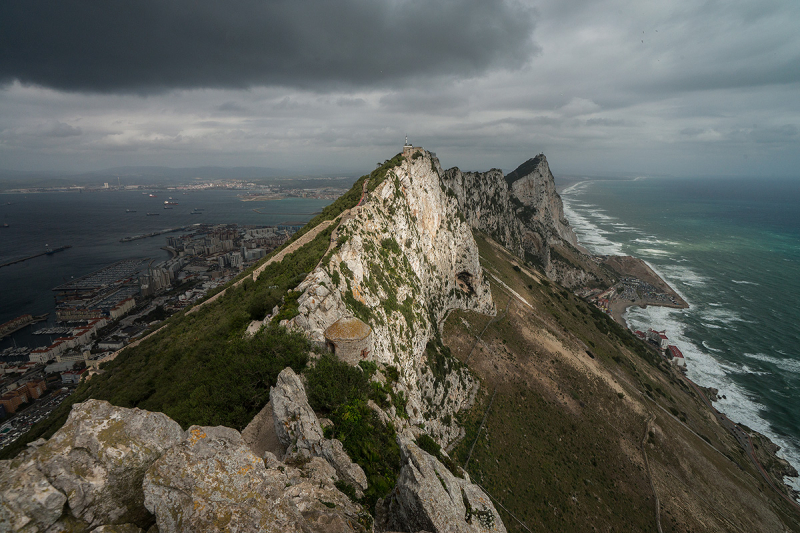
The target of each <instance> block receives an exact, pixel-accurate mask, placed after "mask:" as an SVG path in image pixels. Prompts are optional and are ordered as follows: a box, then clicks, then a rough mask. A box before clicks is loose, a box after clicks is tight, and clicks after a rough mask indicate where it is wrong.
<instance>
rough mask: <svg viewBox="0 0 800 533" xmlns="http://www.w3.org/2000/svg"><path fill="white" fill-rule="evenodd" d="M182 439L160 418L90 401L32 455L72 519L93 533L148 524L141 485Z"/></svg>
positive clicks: (178, 431)
mask: <svg viewBox="0 0 800 533" xmlns="http://www.w3.org/2000/svg"><path fill="white" fill-rule="evenodd" d="M182 438H183V430H182V429H181V427H180V425H178V423H177V422H175V421H174V420H172V419H170V418H169V417H167V416H166V415H164V414H162V413H151V412H148V411H142V410H139V409H124V408H121V407H114V406H113V405H111V404H110V403H108V402H104V401H100V400H88V401H86V402H83V403H81V404H76V405H75V406H74V407H73V409H72V411H71V412H70V415H69V418H68V419H67V422H66V424H64V426H63V427H62V428H61V429H59V430H58V431H57V432H56V433H55V435H53V437H52V438H51V439H50V440H49V441H47V442H46V443H45V444H43V445H42V446H40V447H39V448H38V449H37V450H36V451H35V452H34V455H33V458H34V461H35V463H36V467H37V468H38V469H39V471H40V472H42V473H43V474H44V476H45V477H46V478H47V479H48V480H49V482H50V483H51V484H52V486H53V487H55V488H56V489H58V490H59V491H60V492H62V493H63V494H65V495H66V497H67V501H68V504H69V510H70V513H71V515H72V516H73V517H75V518H78V519H80V520H83V521H85V522H86V523H87V524H88V525H89V527H90V528H93V527H97V526H101V525H112V524H126V523H140V524H147V523H148V522H151V521H152V517H151V516H150V514H149V513H148V512H147V509H145V507H144V497H143V495H142V489H141V487H142V480H143V479H144V475H145V472H146V471H147V469H148V468H149V467H150V465H151V464H153V462H154V461H155V460H156V459H158V458H159V457H160V456H161V454H163V453H164V452H165V451H166V450H167V449H168V448H170V447H172V446H174V445H175V444H177V443H178V442H179V441H180V440H181V439H182Z"/></svg>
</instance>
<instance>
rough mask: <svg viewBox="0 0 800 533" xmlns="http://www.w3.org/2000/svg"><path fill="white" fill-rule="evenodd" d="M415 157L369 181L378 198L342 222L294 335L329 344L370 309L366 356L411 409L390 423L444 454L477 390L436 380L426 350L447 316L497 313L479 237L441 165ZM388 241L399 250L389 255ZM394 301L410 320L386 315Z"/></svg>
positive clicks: (303, 286)
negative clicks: (346, 320) (420, 430)
mask: <svg viewBox="0 0 800 533" xmlns="http://www.w3.org/2000/svg"><path fill="white" fill-rule="evenodd" d="M416 154H418V155H417V156H416V157H414V156H408V157H406V158H405V160H404V161H402V163H401V164H400V165H398V166H396V167H394V168H392V169H391V170H389V171H388V172H387V174H386V178H385V179H384V180H383V181H382V182H380V183H376V182H372V183H371V184H370V186H371V187H373V186H374V190H372V191H370V192H369V194H368V195H367V196H366V197H365V199H364V201H363V202H362V204H361V206H360V207H358V208H357V209H353V210H351V211H350V212H349V214H347V215H346V216H343V217H342V221H341V224H340V225H339V227H338V228H337V232H338V236H339V237H341V236H346V237H347V238H346V239H339V238H334V240H333V242H334V243H336V244H335V245H333V246H332V247H331V249H330V254H329V255H328V256H326V259H325V260H323V261H322V262H321V263H320V264H319V265H318V266H317V268H316V269H315V270H314V271H313V272H311V273H310V274H309V275H308V276H307V277H306V279H305V280H304V281H303V282H302V283H300V285H298V286H297V288H296V290H297V291H298V292H300V293H302V294H304V295H308V297H301V298H299V299H298V315H297V316H296V317H294V318H293V319H291V320H290V321H289V326H290V327H294V328H297V329H301V330H303V331H304V332H305V333H306V334H307V335H308V336H309V337H310V338H311V339H312V340H314V341H317V342H321V343H324V342H325V335H324V333H325V331H326V330H327V329H328V328H329V327H330V326H331V325H332V324H334V323H336V322H337V321H338V320H339V319H341V318H342V317H344V316H352V315H353V313H354V311H355V308H354V307H353V305H354V304H352V303H351V302H353V301H354V300H355V301H358V302H360V303H361V304H363V305H365V306H366V307H367V308H369V309H370V315H371V316H372V317H373V318H372V319H369V323H368V325H369V326H370V328H371V329H372V349H371V350H370V351H369V353H362V354H361V355H362V357H364V358H366V359H368V360H371V361H374V362H375V363H377V364H378V367H379V368H381V367H384V368H385V367H388V366H392V367H395V368H396V369H397V371H398V373H399V376H398V381H395V382H394V383H393V384H392V389H393V390H394V392H395V393H397V392H403V396H404V398H405V401H406V403H405V405H404V407H405V409H402V410H397V409H396V410H394V411H392V410H391V409H386V410H385V411H384V412H385V414H386V415H387V416H388V418H389V419H390V421H391V422H392V424H394V427H395V428H397V430H398V431H404V430H405V429H406V428H409V427H414V426H417V425H419V424H424V425H425V428H426V430H427V431H428V432H429V433H430V434H431V435H432V436H433V437H434V438H436V439H437V441H439V442H440V443H442V445H445V446H446V445H447V444H449V443H451V442H453V441H454V440H455V439H457V438H458V437H459V436H460V434H461V429H460V428H458V427H457V423H455V422H454V419H455V417H454V416H453V415H454V414H455V413H457V412H458V411H460V410H461V409H463V408H464V407H465V406H466V402H467V401H468V399H469V398H470V397H471V394H472V393H471V391H472V390H473V389H474V388H475V387H476V385H477V383H476V381H475V379H474V378H473V376H472V375H470V373H469V372H468V371H467V370H466V369H463V368H461V369H457V370H455V369H454V370H453V372H450V373H449V374H450V375H451V376H450V377H449V378H448V381H447V382H446V383H445V382H443V381H442V380H441V379H436V378H435V377H434V375H433V371H432V370H431V365H430V364H429V362H427V357H426V346H427V343H428V341H429V340H430V339H431V338H432V337H433V335H434V331H435V329H436V327H437V324H439V323H441V321H442V320H443V319H444V317H445V316H446V314H447V313H448V312H449V311H450V310H453V309H463V310H471V311H476V312H480V313H488V314H494V313H495V308H494V303H493V301H492V294H491V289H490V287H489V282H488V279H487V278H486V276H485V274H484V271H483V269H482V267H481V264H480V258H479V255H478V246H477V243H476V241H475V239H474V237H473V228H471V227H470V224H469V222H468V221H467V220H466V219H465V218H464V216H463V215H462V213H461V212H460V211H463V210H460V207H459V204H458V202H457V200H456V198H455V197H454V196H453V194H451V193H450V192H449V191H448V190H447V187H445V181H444V179H443V178H442V170H441V166H440V164H439V160H438V159H437V158H436V156H435V154H432V153H431V152H428V151H425V150H417V151H416ZM499 180H500V181H503V176H502V173H499ZM503 186H504V187H505V188H506V189H508V186H507V185H506V184H505V182H503ZM464 214H466V211H464ZM390 242H393V243H395V244H396V246H395V245H394V244H393V245H392V246H391V247H390V248H391V251H390V250H389V249H388V248H387V247H386V246H387V243H390ZM381 272H383V273H386V272H391V276H390V279H391V283H390V284H382V283H380V282H379V279H380V278H382V277H383V276H382V275H381V274H380V273H381ZM320 288H325V289H326V290H325V291H320V290H319V289H320ZM322 294H325V296H324V297H322V296H320V295H322ZM389 298H392V299H395V300H396V301H397V302H398V303H400V302H403V305H404V306H405V307H404V308H405V309H406V311H404V312H402V313H400V312H397V311H396V310H391V309H387V308H386V306H384V305H382V304H383V302H385V301H386V300H387V299H389ZM362 318H363V317H362ZM457 366H460V365H457ZM420 375H422V376H427V377H425V378H423V379H420ZM426 413H432V414H433V416H425V414H426Z"/></svg>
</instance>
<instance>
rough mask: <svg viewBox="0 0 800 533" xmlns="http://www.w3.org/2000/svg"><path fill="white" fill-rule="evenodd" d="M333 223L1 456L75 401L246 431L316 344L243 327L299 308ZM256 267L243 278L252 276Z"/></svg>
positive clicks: (180, 323) (156, 340)
mask: <svg viewBox="0 0 800 533" xmlns="http://www.w3.org/2000/svg"><path fill="white" fill-rule="evenodd" d="M401 161H402V156H400V155H398V156H395V157H394V158H392V159H390V160H387V161H386V162H385V163H384V164H383V165H381V166H380V167H379V168H377V169H375V170H374V171H372V172H371V173H370V174H369V175H365V176H362V177H361V178H360V179H359V180H358V181H356V183H355V184H354V185H353V187H352V188H351V189H350V190H349V191H348V192H347V193H345V194H344V195H342V196H341V197H339V198H338V199H337V200H335V201H334V202H333V203H331V204H330V205H328V206H327V207H325V208H324V209H323V211H322V213H321V214H319V215H317V216H316V217H314V219H312V220H311V221H310V222H309V223H308V224H306V225H305V226H304V227H303V228H302V229H301V230H300V231H299V232H297V233H296V234H295V235H294V237H293V238H292V242H293V241H295V240H296V239H297V238H299V237H300V236H301V235H303V234H305V233H306V232H308V231H309V230H310V229H312V228H313V227H315V226H317V225H318V224H319V223H320V222H322V221H325V220H331V219H334V218H336V217H337V216H338V215H339V214H340V213H342V212H343V211H345V210H346V209H350V208H352V207H354V206H355V205H356V204H357V203H358V202H359V200H360V199H361V196H362V192H363V184H364V182H365V181H366V180H368V179H369V180H370V183H369V189H374V187H375V186H376V185H377V183H378V182H380V181H382V180H383V179H384V178H385V177H386V175H387V173H388V171H389V170H390V169H391V168H393V167H395V166H397V165H399V164H400V162H401ZM333 229H334V226H333V225H331V226H330V227H328V228H326V229H325V230H324V231H322V232H320V234H319V235H317V237H316V238H314V239H313V240H312V241H311V242H310V243H308V244H306V245H305V246H303V247H302V248H300V249H299V250H297V251H295V252H294V253H292V254H289V255H288V256H287V257H285V258H284V260H283V261H281V262H277V263H273V264H271V265H270V266H268V267H267V268H266V269H265V270H264V272H263V273H262V274H261V275H260V276H259V278H258V280H257V281H256V282H253V281H251V280H247V279H246V280H245V281H244V282H243V283H242V284H241V285H240V286H238V287H236V288H231V286H232V284H233V282H231V283H229V284H227V285H226V287H225V288H227V289H228V290H227V292H226V293H225V295H224V296H222V297H221V298H219V299H218V300H216V301H215V302H213V303H211V304H207V305H204V306H203V307H201V308H200V309H198V310H197V311H196V312H194V313H192V314H186V313H184V312H181V313H178V314H177V315H174V316H173V317H171V318H169V319H168V320H167V321H166V322H165V323H164V324H165V325H166V327H165V328H164V329H162V330H161V331H160V332H159V333H157V334H156V335H154V336H152V337H150V338H149V339H147V340H145V341H143V342H142V343H141V344H140V345H139V346H137V347H135V348H129V349H126V350H124V351H123V352H122V353H121V354H120V355H119V356H118V357H117V358H116V359H115V360H114V361H112V362H110V363H107V364H105V365H103V370H104V374H102V375H99V376H95V377H93V378H92V379H91V380H89V381H88V382H84V383H82V384H81V385H79V386H78V388H77V390H76V392H75V393H74V394H72V395H70V396H69V398H68V399H67V400H66V401H65V402H63V403H62V404H61V405H60V406H59V407H58V408H56V410H54V411H53V413H52V414H51V415H50V416H49V417H48V418H47V419H45V420H42V421H41V422H39V423H38V424H36V425H35V426H33V427H32V428H31V430H30V431H29V432H28V433H27V434H26V435H25V437H24V438H20V439H19V440H17V442H15V443H14V444H12V445H10V446H8V447H6V448H5V449H3V450H2V452H0V458H8V457H13V456H15V455H16V454H17V453H18V452H19V451H20V450H22V449H24V448H25V446H26V444H27V443H28V442H31V441H33V440H36V439H38V438H39V437H45V438H49V437H50V436H51V435H52V434H53V433H55V431H56V430H58V428H60V427H61V426H62V425H63V424H64V422H65V421H66V419H67V416H68V415H69V411H70V410H71V408H72V405H73V404H74V403H76V402H81V401H84V400H86V399H88V398H96V399H103V400H108V401H110V402H111V403H113V404H114V405H117V406H120V407H139V408H141V409H147V410H150V411H161V412H163V413H165V414H167V415H168V416H170V417H172V418H173V419H175V420H176V421H177V422H178V423H180V424H181V426H183V427H184V428H186V427H188V426H190V425H192V424H202V425H209V424H210V425H225V426H229V427H233V428H236V429H242V428H243V427H244V426H246V425H247V423H249V421H250V420H251V419H252V418H253V416H255V414H256V413H258V411H259V410H260V409H261V408H262V407H263V406H264V404H265V403H266V402H267V400H268V395H269V387H270V386H271V385H273V384H274V382H275V378H276V377H277V373H278V372H280V370H282V369H283V368H285V367H286V366H291V367H293V368H294V369H295V370H296V371H300V370H301V369H302V368H304V367H305V365H306V359H307V354H308V352H309V350H310V349H311V346H310V344H309V343H308V341H307V340H306V339H305V338H304V337H302V336H301V335H299V334H293V333H288V332H286V331H284V330H282V329H281V328H278V327H275V326H271V327H269V328H266V330H265V331H263V332H262V333H260V334H259V335H257V336H255V337H253V338H252V339H243V336H244V331H245V329H246V327H247V325H248V324H249V322H250V321H251V320H253V319H261V318H263V317H264V315H265V314H266V313H267V312H268V311H269V310H271V309H272V307H273V306H274V305H276V304H279V303H280V302H283V304H282V309H281V318H289V317H290V316H292V314H293V313H296V308H293V303H296V296H297V295H294V294H292V293H290V291H291V289H293V288H294V287H296V286H297V285H298V284H299V283H300V282H301V281H302V280H303V279H304V278H305V276H306V275H307V274H308V273H309V272H311V271H312V270H313V269H314V267H315V266H316V265H317V264H318V263H319V261H320V260H321V259H322V257H323V255H324V254H325V251H326V250H327V248H328V246H329V243H330V236H331V232H332V231H333ZM287 245H288V243H287ZM285 246H286V245H284V246H283V247H281V249H283V248H285ZM278 251H279V250H276V251H275V252H273V254H270V256H269V257H271V256H272V255H274V254H275V253H277V252H278ZM269 257H268V258H269ZM268 258H266V259H265V260H264V261H266V260H267V259H268ZM254 268H256V267H255V266H254V267H252V268H250V269H248V270H247V271H246V272H244V273H242V275H240V276H239V277H238V278H237V279H241V278H242V277H245V276H249V275H250V274H251V273H252V270H253V269H254ZM223 289H224V288H221V289H219V290H218V291H215V292H219V291H220V290H223ZM212 295H213V294H209V295H208V297H209V298H210V297H211V296H212ZM158 327H160V325H159V326H158Z"/></svg>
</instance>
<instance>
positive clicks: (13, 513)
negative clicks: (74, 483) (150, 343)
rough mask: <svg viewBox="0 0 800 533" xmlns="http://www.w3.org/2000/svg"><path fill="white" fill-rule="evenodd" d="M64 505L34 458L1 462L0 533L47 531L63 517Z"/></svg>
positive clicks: (63, 500) (63, 497) (63, 501)
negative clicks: (0, 532)
mask: <svg viewBox="0 0 800 533" xmlns="http://www.w3.org/2000/svg"><path fill="white" fill-rule="evenodd" d="M65 503H67V497H66V496H64V495H63V494H62V493H60V492H59V491H58V490H56V488H55V487H53V486H52V485H51V484H50V482H49V481H48V480H47V478H46V477H44V474H42V473H41V472H39V470H38V469H37V468H36V465H35V464H34V462H33V460H32V459H26V460H24V461H19V460H16V461H0V531H21V532H34V531H44V530H45V529H47V528H48V527H50V526H51V525H53V524H55V523H56V521H57V520H58V519H59V518H61V514H62V513H63V511H64V504H65Z"/></svg>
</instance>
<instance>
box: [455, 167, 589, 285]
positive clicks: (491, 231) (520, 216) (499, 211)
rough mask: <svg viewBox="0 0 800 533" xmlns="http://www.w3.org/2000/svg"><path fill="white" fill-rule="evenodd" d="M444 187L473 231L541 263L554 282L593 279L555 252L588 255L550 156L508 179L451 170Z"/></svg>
mask: <svg viewBox="0 0 800 533" xmlns="http://www.w3.org/2000/svg"><path fill="white" fill-rule="evenodd" d="M442 184H443V186H444V187H445V188H446V191H447V194H448V195H449V196H451V197H452V198H455V199H456V201H457V202H458V206H459V208H460V210H461V212H462V213H464V216H465V217H466V218H467V221H468V222H469V223H470V225H471V226H472V227H473V228H475V229H478V230H480V231H482V232H484V233H486V234H488V235H489V236H491V237H492V238H493V239H494V240H495V241H497V242H499V243H500V244H502V245H503V246H505V247H506V248H508V249H509V250H511V251H512V252H513V253H514V254H515V255H516V256H517V257H520V258H522V259H525V260H531V261H532V262H535V263H539V264H541V265H542V268H543V270H544V272H545V273H546V274H547V276H548V277H549V278H551V279H553V280H555V281H558V282H559V283H561V284H563V285H565V286H574V285H579V284H583V283H585V282H586V281H587V280H589V279H592V274H590V273H587V271H586V270H587V269H586V268H583V267H584V266H585V265H580V267H577V266H575V265H573V264H571V263H570V262H568V261H565V260H563V259H561V258H557V257H555V256H556V254H553V253H551V252H552V251H553V250H554V248H556V247H561V248H562V249H563V248H566V249H568V250H569V251H570V253H571V254H574V255H577V256H583V255H585V254H583V253H582V252H580V251H579V250H578V249H577V248H576V246H577V242H578V241H577V238H576V237H575V233H574V232H573V231H572V228H571V227H570V225H569V221H568V220H567V218H566V216H564V206H563V204H562V202H561V197H560V196H559V195H558V193H557V192H556V187H555V180H554V178H553V174H552V173H551V172H550V167H549V165H548V164H547V158H546V157H545V156H544V154H539V155H537V156H536V157H534V158H532V159H529V160H528V161H526V162H525V163H523V164H522V165H520V166H519V167H518V168H517V169H516V170H514V171H513V172H511V173H509V174H508V175H507V176H504V175H503V172H502V171H500V170H498V169H492V170H489V171H488V172H462V171H461V170H459V169H458V168H451V169H448V170H446V171H444V172H443V173H442ZM586 258H587V259H588V256H586ZM586 263H587V264H588V263H590V261H586ZM588 270H589V271H590V272H591V270H592V269H591V268H589V269H588Z"/></svg>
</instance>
